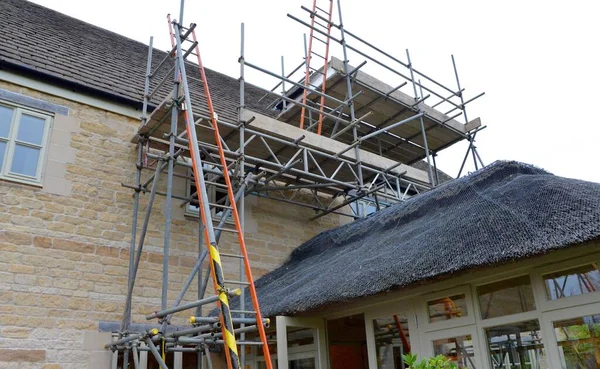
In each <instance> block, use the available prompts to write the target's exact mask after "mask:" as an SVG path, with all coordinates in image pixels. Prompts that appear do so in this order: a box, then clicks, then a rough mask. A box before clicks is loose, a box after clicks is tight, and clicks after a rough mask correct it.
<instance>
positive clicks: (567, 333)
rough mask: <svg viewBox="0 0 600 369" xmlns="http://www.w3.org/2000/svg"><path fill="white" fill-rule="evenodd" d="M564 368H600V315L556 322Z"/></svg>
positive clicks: (559, 351)
mask: <svg viewBox="0 0 600 369" xmlns="http://www.w3.org/2000/svg"><path fill="white" fill-rule="evenodd" d="M554 333H555V334H556V340H557V342H558V353H559V355H560V359H561V361H562V367H563V368H564V369H579V368H586V369H599V368H600V315H590V316H584V317H581V318H574V319H569V320H562V321H559V322H554Z"/></svg>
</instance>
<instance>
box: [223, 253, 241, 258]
mask: <svg viewBox="0 0 600 369" xmlns="http://www.w3.org/2000/svg"><path fill="white" fill-rule="evenodd" d="M220 255H221V256H224V257H228V258H237V259H243V258H244V256H242V255H238V254H228V253H225V252H222V253H220Z"/></svg>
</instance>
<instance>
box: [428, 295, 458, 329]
mask: <svg viewBox="0 0 600 369" xmlns="http://www.w3.org/2000/svg"><path fill="white" fill-rule="evenodd" d="M427 309H428V312H429V322H430V323H434V322H438V321H443V320H450V319H456V318H461V317H464V316H467V315H468V313H467V299H466V297H465V294H464V293H463V294H459V295H454V296H448V297H443V298H441V299H436V300H432V301H429V302H427Z"/></svg>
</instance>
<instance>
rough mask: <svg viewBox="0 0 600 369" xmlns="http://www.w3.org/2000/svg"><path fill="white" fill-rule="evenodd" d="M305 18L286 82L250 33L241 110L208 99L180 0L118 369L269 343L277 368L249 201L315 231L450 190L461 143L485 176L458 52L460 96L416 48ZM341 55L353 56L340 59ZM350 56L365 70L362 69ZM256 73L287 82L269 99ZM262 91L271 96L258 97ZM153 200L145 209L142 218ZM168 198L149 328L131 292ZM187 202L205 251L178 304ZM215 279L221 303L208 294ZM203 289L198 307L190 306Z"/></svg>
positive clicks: (118, 340) (150, 62)
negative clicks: (450, 162) (184, 316)
mask: <svg viewBox="0 0 600 369" xmlns="http://www.w3.org/2000/svg"><path fill="white" fill-rule="evenodd" d="M335 5H337V7H336V6H335ZM336 8H337V16H338V22H337V23H336V22H334V20H333V19H334V14H335V13H336V12H335V9H336ZM302 10H303V11H305V12H306V13H307V14H308V16H309V17H310V20H309V21H308V22H307V21H304V20H302V19H300V18H298V17H296V16H294V15H290V14H288V17H290V18H291V19H293V20H295V21H297V22H299V23H300V24H302V25H304V26H306V27H307V28H308V29H309V42H307V39H306V36H305V39H304V56H305V57H304V60H303V61H302V62H301V63H300V64H299V65H298V66H297V67H295V68H293V69H292V71H291V72H289V73H286V72H285V64H284V60H283V57H282V69H281V73H278V72H271V71H269V70H267V69H265V68H262V67H260V66H258V65H257V64H255V63H252V62H250V61H248V60H246V56H245V50H244V47H245V45H244V37H245V35H244V24H242V25H241V33H240V39H241V46H240V57H239V64H240V77H239V79H238V81H239V103H237V102H236V103H235V105H236V106H235V108H234V109H231V106H232V102H231V101H225V102H223V101H221V100H220V99H221V97H220V96H218V95H217V94H215V96H214V101H213V98H212V97H211V91H210V88H209V84H210V82H211V81H210V80H208V78H207V74H206V73H205V69H204V66H203V64H202V59H201V56H200V51H199V40H198V38H197V37H196V32H195V29H196V24H194V23H192V24H190V25H189V26H187V27H186V26H184V25H183V1H182V4H181V12H180V14H179V19H177V20H172V19H171V18H170V16H169V17H168V18H167V20H168V25H169V35H170V39H171V49H170V50H169V51H168V52H167V53H160V52H158V51H157V50H155V49H154V48H153V39H152V38H150V43H149V49H148V59H147V69H146V81H145V90H144V93H143V96H144V97H143V108H142V118H141V125H140V127H139V129H138V132H137V134H136V136H135V137H134V138H133V139H132V142H134V143H135V144H137V163H136V167H137V174H136V177H135V179H134V181H135V182H134V183H133V184H131V183H124V184H123V186H125V187H128V188H131V189H132V190H133V191H134V195H133V201H134V210H133V222H132V229H131V233H132V237H131V243H130V253H129V277H128V287H127V296H126V300H125V301H126V303H125V309H124V313H123V319H122V322H121V325H120V329H119V331H118V332H116V333H115V337H114V339H113V340H112V341H111V342H110V343H107V345H106V348H107V349H110V350H112V351H113V357H114V359H113V363H114V366H113V367H115V368H116V367H117V364H116V363H117V362H119V363H120V364H119V365H120V366H121V367H122V368H127V367H128V366H129V362H130V360H132V361H133V364H134V367H136V368H137V365H138V361H139V357H140V356H139V353H140V352H141V351H148V352H150V353H151V354H152V355H153V357H154V358H155V360H156V361H157V363H158V364H159V366H160V367H161V368H163V369H167V368H168V366H167V363H166V360H165V355H166V354H167V353H170V352H188V353H197V357H198V360H197V363H198V367H199V368H200V365H201V362H205V363H206V364H207V365H208V366H209V368H212V364H211V354H210V353H211V351H218V352H221V353H223V354H224V356H225V358H226V361H227V365H228V368H236V369H237V368H245V352H246V350H245V349H244V348H245V347H247V346H251V345H252V346H260V349H261V350H262V352H263V355H264V358H265V365H266V367H267V368H269V369H271V366H272V362H271V360H270V351H269V348H268V344H267V335H266V328H268V327H269V323H270V321H269V319H267V317H263V316H261V311H260V306H259V299H258V297H257V296H256V291H255V288H254V281H253V276H252V273H251V269H250V263H249V259H248V254H249V253H251V252H252V250H247V249H246V245H245V242H244V199H245V197H246V196H248V195H252V196H256V197H259V198H268V199H272V200H276V201H281V202H283V203H287V204H290V205H294V206H302V207H305V208H309V209H312V210H313V211H314V216H313V217H312V218H310V219H309V220H307V221H312V220H316V219H318V218H320V217H323V216H327V215H329V214H336V215H340V216H345V217H350V218H353V219H358V218H361V217H364V216H367V215H368V214H369V213H370V212H371V211H378V210H380V209H382V208H385V207H387V206H390V205H392V204H394V203H397V202H400V201H404V200H405V199H407V198H409V197H411V196H417V195H419V194H420V193H421V192H423V191H427V190H429V189H431V188H433V187H435V186H437V185H439V184H440V183H441V181H440V173H439V170H438V167H437V164H436V157H437V155H438V154H439V153H440V152H441V151H442V150H444V149H445V148H447V147H449V146H451V145H453V144H455V143H457V142H460V141H467V142H468V149H467V152H466V154H465V156H464V159H463V161H462V165H461V169H460V173H459V176H460V175H461V173H462V172H463V169H464V167H465V163H466V162H467V159H468V158H469V156H472V158H473V163H474V165H475V169H478V168H479V167H482V166H483V161H482V159H481V157H480V155H479V153H478V151H477V148H476V145H475V137H476V135H477V133H478V132H480V131H481V130H483V129H484V128H485V126H482V125H481V119H479V118H475V119H473V120H468V118H467V111H466V105H467V104H468V103H470V102H472V101H474V100H476V99H477V98H479V97H481V96H483V93H480V94H476V95H474V96H473V97H470V98H467V97H466V96H465V94H464V93H465V88H464V87H461V84H460V81H459V78H458V72H457V67H456V64H455V60H454V56H452V58H451V59H452V66H453V71H454V78H455V80H456V84H457V87H456V88H450V87H447V86H446V85H444V84H442V83H440V82H438V81H437V80H434V79H433V78H431V77H429V76H428V75H426V74H424V73H423V72H421V71H420V70H418V69H417V68H415V66H414V65H413V63H412V62H411V55H410V53H409V51H408V50H406V52H405V55H406V61H402V60H401V59H399V58H397V57H395V56H393V55H392V54H390V53H387V52H385V51H383V49H381V48H379V47H377V46H375V45H373V44H371V43H369V42H367V41H366V40H364V39H362V38H360V37H359V36H357V35H356V34H354V33H352V32H351V31H349V30H348V29H347V28H345V26H344V24H343V22H342V11H341V4H340V0H337V2H335V3H334V1H333V0H319V1H317V0H313V6H312V9H309V8H306V7H302ZM354 42H356V43H357V44H358V46H355V44H354ZM317 44H319V45H320V46H322V50H321V51H317V48H318V47H317ZM333 45H337V46H339V47H340V49H341V54H342V55H341V56H342V59H338V58H336V57H333V56H330V47H331V46H333ZM157 55H158V56H159V57H158V58H157V57H156V56H157ZM317 55H318V56H320V57H321V58H320V59H319V65H318V67H315V66H316V65H317V64H315V63H316V62H315V60H313V56H315V58H317V59H318V57H317ZM351 55H352V56H353V57H356V59H353V60H359V59H360V58H362V59H363V61H362V62H359V63H358V64H356V65H351V64H350V62H349V60H350V56H351ZM190 57H195V60H194V61H190V60H188V58H190ZM311 60H312V61H311ZM321 60H322V61H323V63H320V61H321ZM368 63H372V64H375V65H376V66H377V67H379V68H382V69H383V70H385V71H387V72H389V73H390V74H391V75H393V76H394V77H395V78H396V79H397V80H399V82H398V83H395V84H394V85H390V84H388V83H384V82H383V81H381V80H379V79H376V78H374V77H373V76H371V75H369V74H368V73H366V72H365V70H364V67H365V65H367V64H368ZM247 68H250V69H252V70H255V71H258V72H260V73H262V74H263V75H266V76H267V77H270V78H273V79H275V80H277V84H276V85H275V87H273V88H272V89H268V88H263V87H260V86H257V85H251V84H249V83H248V82H247V81H246V75H245V71H246V69H247ZM286 86H287V87H288V88H287V89H286ZM229 87H231V86H229ZM235 88H237V85H236V87H235ZM250 89H252V91H253V93H252V94H249V93H247V92H248V91H247V90H250ZM404 90H406V91H404ZM257 91H258V92H259V96H261V95H262V97H261V98H254V97H255V96H256V92H257ZM276 91H279V92H276ZM263 93H264V95H263ZM232 111H234V113H232ZM418 164H421V166H418ZM180 178H181V179H184V180H185V181H187V182H188V183H190V186H188V187H186V191H185V193H183V194H180V193H178V192H177V191H176V186H174V180H175V179H180ZM159 187H165V188H166V189H165V190H164V191H161V190H159ZM215 193H219V194H220V195H219V196H215V195H214V194H215ZM142 196H147V204H146V206H145V213H144V215H143V219H142V220H141V222H139V219H138V215H139V213H142V211H141V208H142V207H141V206H140V203H141V197H142ZM157 196H164V198H165V203H164V209H161V210H162V213H163V215H164V218H165V223H164V240H163V265H162V270H161V272H162V291H161V292H162V293H161V303H160V308H159V307H158V306H157V310H156V311H155V312H154V313H152V314H149V315H147V316H146V319H147V320H148V321H154V323H153V324H149V325H141V326H142V328H143V329H140V324H139V323H137V325H136V324H135V323H134V322H132V305H133V304H134V303H135V299H134V290H135V288H134V287H135V281H136V276H137V274H138V269H139V265H140V258H141V255H142V253H143V250H144V245H145V243H146V238H147V233H148V228H149V227H150V226H151V222H152V217H151V214H152V213H153V212H154V213H156V212H157V210H158V209H156V208H155V203H156V201H155V200H156V197H157ZM177 201H179V206H180V207H190V206H191V207H195V208H197V209H198V214H199V222H198V227H199V232H198V233H199V239H198V245H199V247H198V256H197V259H196V261H195V263H194V265H193V267H192V269H191V272H190V274H189V276H188V278H187V279H186V280H185V281H184V283H183V287H182V289H181V290H180V291H179V292H178V293H177V295H176V298H175V299H174V301H169V255H170V243H171V236H172V234H171V233H172V232H171V223H172V219H171V213H172V206H173V204H174V203H176V202H177ZM365 204H367V205H368V206H366V205H365ZM367 207H368V208H369V209H367ZM138 223H140V224H138ZM224 233H230V234H232V235H233V236H234V238H235V239H236V246H237V247H236V251H237V252H223V251H222V250H220V249H219V242H220V240H221V238H222V237H221V236H222V235H223V234H224ZM225 260H227V262H225ZM203 265H206V267H205V268H204V267H203ZM226 265H227V266H229V267H231V266H232V265H235V266H236V268H234V269H237V271H236V273H232V272H231V271H230V270H228V271H225V270H224V269H226V268H225V266H226ZM203 269H204V270H203ZM234 275H235V276H234ZM211 277H212V281H213V287H214V294H213V295H212V296H207V292H206V291H207V286H208V284H209V280H210V279H211ZM196 280H197V292H198V295H197V298H196V300H195V301H191V302H187V303H184V298H185V296H186V293H187V292H188V289H190V286H191V285H192V284H193V283H194V281H196ZM248 303H249V305H248ZM203 306H204V307H205V309H203V308H202V307H203ZM189 310H191V313H190V314H189V315H190V318H189V323H190V324H191V326H185V327H183V326H176V327H174V325H173V324H172V320H173V317H174V314H176V313H179V312H184V311H189ZM211 312H212V315H211V314H210V313H211ZM205 313H209V314H208V315H207V314H205ZM134 325H135V329H134ZM240 348H241V349H240Z"/></svg>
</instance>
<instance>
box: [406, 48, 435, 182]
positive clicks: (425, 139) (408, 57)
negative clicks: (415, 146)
mask: <svg viewBox="0 0 600 369" xmlns="http://www.w3.org/2000/svg"><path fill="white" fill-rule="evenodd" d="M406 58H407V59H408V70H409V71H410V80H411V82H412V85H413V91H414V97H415V101H418V100H419V94H418V93H417V82H416V81H415V74H414V70H413V67H412V62H411V61H410V53H409V52H408V49H406ZM419 85H421V81H419ZM422 94H423V88H422V87H421V95H422ZM422 98H423V96H421V99H422ZM417 107H418V108H419V113H422V109H421V103H419V104H418V105H417ZM419 122H420V123H421V134H422V135H423V146H424V147H425V157H426V158H427V169H428V170H427V174H428V177H429V183H430V184H431V185H432V186H433V185H435V184H434V180H433V172H432V171H431V160H429V147H428V144H427V133H426V132H425V122H424V121H423V116H422V115H421V116H420V117H419Z"/></svg>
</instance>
